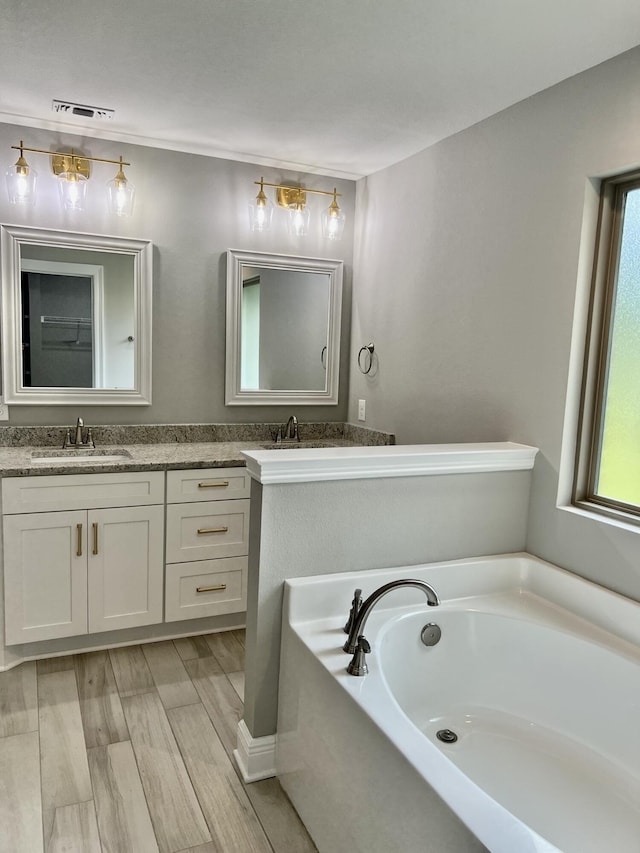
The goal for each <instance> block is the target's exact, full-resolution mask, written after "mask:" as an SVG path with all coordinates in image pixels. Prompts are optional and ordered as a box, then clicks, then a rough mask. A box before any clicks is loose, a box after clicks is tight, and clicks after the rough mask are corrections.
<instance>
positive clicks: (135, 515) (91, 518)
mask: <svg viewBox="0 0 640 853" xmlns="http://www.w3.org/2000/svg"><path fill="white" fill-rule="evenodd" d="M163 514H164V513H163V507H161V506H152V507H127V508H124V509H100V510H91V511H90V512H89V514H88V530H89V557H88V560H89V631H90V632H91V633H95V632H99V631H112V630H114V629H117V628H132V627H137V626H139V625H153V624H154V623H157V622H162V586H163V583H162V580H163V567H164V561H163V555H162V539H163V537H162V532H163Z"/></svg>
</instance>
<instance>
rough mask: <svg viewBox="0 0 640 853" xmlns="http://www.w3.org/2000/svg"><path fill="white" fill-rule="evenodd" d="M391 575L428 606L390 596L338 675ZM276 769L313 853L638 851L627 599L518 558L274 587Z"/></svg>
mask: <svg viewBox="0 0 640 853" xmlns="http://www.w3.org/2000/svg"><path fill="white" fill-rule="evenodd" d="M399 578H418V579H422V580H426V581H428V582H429V583H430V584H431V585H432V586H433V587H434V588H435V590H436V592H437V593H438V595H439V596H440V599H441V604H440V606H439V607H427V604H426V600H425V598H424V596H423V595H422V594H421V593H420V591H418V590H416V589H412V588H405V589H401V590H394V591H392V592H390V593H389V594H388V595H386V596H385V597H384V598H382V599H381V600H380V601H379V602H378V604H377V605H376V607H375V608H374V609H373V611H372V613H371V616H370V617H369V619H368V621H367V624H366V627H365V635H366V636H367V639H368V640H369V642H370V643H371V646H372V653H371V654H369V655H368V656H367V663H368V666H369V674H368V675H366V676H364V677H355V676H350V675H348V674H347V673H346V669H345V667H346V664H347V663H348V661H349V656H348V655H347V654H345V653H344V652H343V651H342V650H341V646H342V644H343V643H344V640H345V634H344V633H343V631H342V626H343V624H344V622H345V619H346V616H347V613H348V609H349V605H350V602H351V597H352V593H353V589H354V588H355V587H356V586H357V587H361V588H362V590H363V595H364V597H366V596H367V595H369V594H370V593H371V592H373V590H375V589H377V588H378V587H379V586H381V585H382V584H384V583H387V582H389V581H391V580H397V579H399ZM428 622H434V623H436V624H437V625H438V626H439V627H440V629H441V632H442V636H441V639H440V641H439V642H438V643H437V644H436V645H434V646H429V647H428V646H425V645H424V644H423V643H422V642H421V639H420V633H421V630H422V628H423V626H424V625H425V624H426V623H428ZM443 730H448V731H452V732H454V734H455V735H456V736H457V740H456V741H455V742H453V743H447V742H441V741H440V740H439V739H438V737H437V733H438V732H442V731H443ZM276 764H277V770H278V776H279V778H280V780H281V783H282V785H283V787H284V788H285V790H286V791H287V793H288V795H289V797H290V798H291V799H292V801H293V803H294V805H295V807H296V809H297V810H298V812H299V814H300V815H301V817H302V819H303V820H304V822H305V824H306V825H307V827H308V828H309V831H310V832H311V835H312V836H313V838H314V840H315V842H316V844H317V846H318V849H319V850H320V853H343V851H344V853H354V851H361V852H362V853H391V851H395V850H402V851H403V853H413V851H415V853H418V851H419V853H467V851H480V850H484V849H488V850H490V851H492V853H528V851H532V852H533V851H536V853H541V851H562V853H595V851H598V853H601V851H602V850H610V851H615V853H639V852H640V605H638V604H637V603H635V602H632V601H629V600H628V599H625V598H623V597H621V596H618V595H616V594H614V593H611V592H608V591H606V590H604V589H603V588H601V587H598V586H596V585H594V584H590V583H588V582H587V581H584V580H582V579H580V578H578V577H577V576H575V575H572V574H570V573H568V572H565V571H563V570H562V569H559V568H557V567H555V566H552V565H550V564H548V563H544V562H542V561H540V560H537V559H535V558H533V557H530V556H528V555H506V556H499V557H492V558H480V559H472V560H464V561H455V562H450V563H440V564H433V565H425V566H410V567H402V568H396V569H389V570H376V571H371V572H357V573H350V574H338V575H324V576H319V577H317V578H302V579H297V580H294V581H289V582H287V585H286V592H285V615H284V624H283V642H282V660H281V675H280V697H279V719H278V740H277V761H276Z"/></svg>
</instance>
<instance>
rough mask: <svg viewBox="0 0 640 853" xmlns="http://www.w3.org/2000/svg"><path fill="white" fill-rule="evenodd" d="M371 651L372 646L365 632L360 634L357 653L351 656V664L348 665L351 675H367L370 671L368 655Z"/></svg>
mask: <svg viewBox="0 0 640 853" xmlns="http://www.w3.org/2000/svg"><path fill="white" fill-rule="evenodd" d="M370 651H371V646H370V645H369V643H368V641H367V638H366V637H365V636H364V634H360V636H359V637H358V642H357V644H356V651H355V654H354V656H353V657H352V658H351V661H350V662H349V666H348V667H347V672H348V673H349V675H366V674H367V673H368V672H369V667H368V666H367V655H368V654H369V652H370Z"/></svg>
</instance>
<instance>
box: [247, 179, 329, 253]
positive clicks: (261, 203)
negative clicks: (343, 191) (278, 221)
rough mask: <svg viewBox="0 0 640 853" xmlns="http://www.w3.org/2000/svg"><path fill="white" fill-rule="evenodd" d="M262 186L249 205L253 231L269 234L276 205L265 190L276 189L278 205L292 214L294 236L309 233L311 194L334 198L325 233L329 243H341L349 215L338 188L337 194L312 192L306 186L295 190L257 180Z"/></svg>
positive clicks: (325, 217) (324, 220)
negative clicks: (347, 215)
mask: <svg viewBox="0 0 640 853" xmlns="http://www.w3.org/2000/svg"><path fill="white" fill-rule="evenodd" d="M254 183H255V184H257V185H258V186H259V187H260V190H259V191H258V195H257V196H256V197H255V200H252V201H251V202H250V203H249V224H250V226H251V230H252V231H267V230H268V229H269V228H270V227H271V220H272V218H273V210H274V205H273V202H271V201H270V200H269V199H268V198H267V194H266V193H265V191H264V188H265V187H272V188H273V189H275V191H276V202H277V204H278V206H279V207H284V208H286V209H287V210H288V213H289V221H288V227H289V233H290V234H292V235H293V236H294V237H304V235H305V234H307V232H308V230H309V220H310V218H311V214H310V212H309V208H308V207H307V206H306V205H307V193H313V194H314V195H328V196H332V197H333V198H332V201H331V204H330V205H329V207H328V208H327V209H326V210H325V211H324V213H323V215H322V234H323V236H324V237H326V238H327V239H328V240H340V239H341V237H342V233H343V231H344V222H345V216H344V213H343V212H342V210H341V209H340V206H339V205H338V196H339V195H340V193H339V192H338V191H337V190H336V189H335V187H334V189H333V192H328V191H327V190H309V189H306V188H303V187H291V186H287V185H286V184H270V183H268V182H267V181H265V180H264V178H260V180H259V181H254Z"/></svg>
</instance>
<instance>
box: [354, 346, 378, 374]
mask: <svg viewBox="0 0 640 853" xmlns="http://www.w3.org/2000/svg"><path fill="white" fill-rule="evenodd" d="M374 349H375V347H374V345H373V344H365V346H363V347H360V351H359V353H358V367H359V368H360V373H364V374H367V373H369V371H370V370H371V368H372V367H373V351H374Z"/></svg>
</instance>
